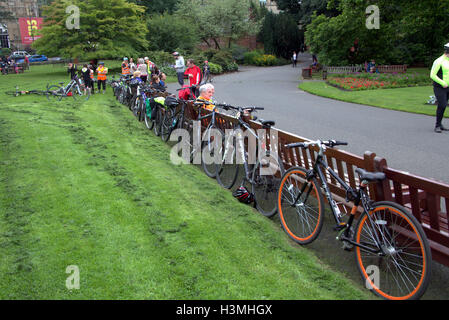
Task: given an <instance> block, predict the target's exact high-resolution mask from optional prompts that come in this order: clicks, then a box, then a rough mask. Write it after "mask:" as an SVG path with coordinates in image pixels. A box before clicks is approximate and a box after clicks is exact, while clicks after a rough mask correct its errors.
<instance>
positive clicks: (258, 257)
mask: <svg viewBox="0 0 449 320" xmlns="http://www.w3.org/2000/svg"><path fill="white" fill-rule="evenodd" d="M52 68H54V69H52ZM67 80H68V75H67V74H65V70H64V69H63V68H61V67H49V68H48V69H47V70H43V68H41V67H32V70H31V72H29V73H26V74H24V75H8V76H4V77H0V257H1V259H0V299H366V298H368V299H370V298H373V296H371V295H370V294H369V292H367V291H366V290H364V289H363V288H362V285H361V284H359V283H354V282H352V281H350V280H348V279H346V278H344V277H343V276H342V275H341V274H339V273H336V272H334V271H332V270H331V269H330V268H329V267H328V266H326V265H324V264H323V263H321V262H320V261H319V260H318V259H317V258H316V257H315V256H314V255H313V254H312V253H311V252H310V251H308V250H307V249H306V248H301V247H298V246H296V245H293V244H292V243H291V242H290V241H289V240H288V239H287V236H286V235H285V234H284V233H283V232H282V231H281V229H280V227H279V226H278V225H277V224H275V223H274V222H273V221H272V220H269V219H267V218H265V217H263V216H261V215H259V214H258V213H257V212H255V211H254V209H253V208H251V207H249V206H246V205H243V204H240V203H239V202H237V201H236V200H235V199H234V198H233V197H232V195H231V193H230V192H228V191H224V190H222V189H221V188H220V187H219V186H218V185H217V183H216V182H215V181H214V180H212V179H210V178H208V177H207V176H206V175H204V174H203V173H202V172H201V170H200V169H199V168H197V167H195V166H189V165H182V166H175V165H173V164H172V163H171V162H170V159H169V152H170V147H169V146H168V145H167V144H164V143H162V142H161V140H160V139H159V138H158V137H155V136H154V135H153V133H151V132H149V131H147V130H146V129H145V127H144V126H143V125H142V124H141V123H138V122H137V121H136V120H135V118H134V117H133V116H132V114H131V113H130V112H129V111H128V110H127V109H126V108H125V107H123V106H121V105H119V104H118V103H117V102H116V101H115V99H114V98H113V96H112V94H111V91H110V89H108V92H107V95H94V96H93V97H91V99H90V100H89V101H88V102H86V103H84V104H81V103H74V102H73V101H71V100H65V101H63V102H61V103H56V102H48V101H47V100H46V98H45V97H42V96H22V97H7V96H6V95H5V94H4V91H6V90H11V89H13V88H14V86H15V85H16V84H18V85H19V86H20V88H23V89H25V88H26V89H44V88H45V86H46V83H47V82H49V83H57V82H59V81H65V82H67ZM350 263H352V261H351V262H350ZM70 265H76V266H78V267H79V270H80V289H79V290H76V289H74V290H68V289H67V288H66V279H67V277H68V276H69V274H67V273H66V268H67V267H68V266H70Z"/></svg>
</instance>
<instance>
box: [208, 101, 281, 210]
mask: <svg viewBox="0 0 449 320" xmlns="http://www.w3.org/2000/svg"><path fill="white" fill-rule="evenodd" d="M223 107H224V108H225V109H226V110H233V111H234V112H236V118H237V123H236V124H235V125H234V127H233V129H232V130H231V132H230V134H229V135H228V136H227V137H226V138H224V140H223V142H222V148H223V149H222V150H220V155H222V157H221V159H220V161H219V162H218V163H217V164H216V177H217V181H218V183H219V184H220V185H221V186H222V187H223V188H225V189H231V188H232V187H233V186H234V185H235V182H236V180H237V176H238V172H239V165H237V164H239V163H243V169H244V176H243V179H242V181H241V183H240V187H239V188H238V189H237V191H235V192H234V196H235V197H237V198H239V199H240V200H243V202H245V203H251V202H254V206H255V207H256V209H257V210H258V211H259V212H260V213H261V214H263V215H264V216H266V217H272V216H274V215H275V214H276V196H277V189H278V186H279V182H280V179H281V177H282V175H283V174H284V166H283V163H282V161H281V160H280V158H279V157H278V156H277V150H268V149H267V147H266V141H265V139H261V138H260V137H259V136H258V134H257V133H256V132H255V131H254V130H253V129H251V127H250V126H249V124H248V123H247V122H246V121H245V120H246V119H245V117H246V116H249V115H251V113H253V112H255V111H257V110H264V108H259V107H235V106H231V105H223ZM259 122H260V123H261V124H262V128H263V129H264V131H265V130H270V129H271V127H272V126H274V125H275V122H274V121H269V120H267V121H265V120H263V119H259ZM242 129H246V131H245V132H247V133H249V135H248V136H250V135H251V136H253V137H254V139H255V140H254V141H255V142H256V144H255V146H249V148H248V149H249V150H248V151H245V150H246V149H245V141H244V136H243V131H242ZM234 142H235V146H236V147H237V148H235V147H234ZM273 145H274V144H273ZM251 147H254V149H251ZM250 149H251V150H250ZM222 151H223V152H222ZM250 156H251V157H252V156H256V158H257V160H256V162H255V164H252V163H250V162H252V160H251V161H250V159H251V158H250ZM245 183H249V184H251V193H250V192H248V190H247V189H246V187H245V186H244V185H245Z"/></svg>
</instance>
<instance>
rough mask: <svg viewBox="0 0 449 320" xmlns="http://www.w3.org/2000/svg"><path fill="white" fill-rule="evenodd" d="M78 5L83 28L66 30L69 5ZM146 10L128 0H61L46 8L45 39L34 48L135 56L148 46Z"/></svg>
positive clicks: (65, 54) (68, 54) (89, 55)
mask: <svg viewBox="0 0 449 320" xmlns="http://www.w3.org/2000/svg"><path fill="white" fill-rule="evenodd" d="M71 5H76V6H78V7H79V12H80V26H79V27H80V28H79V29H72V30H70V29H67V28H66V20H67V19H68V18H69V20H70V14H68V13H66V8H67V7H68V6H71ZM144 12H145V9H144V8H143V7H140V6H137V5H135V4H133V3H129V2H128V1H126V0H85V1H81V0H73V1H72V0H61V1H55V2H53V3H52V4H51V6H47V7H45V8H44V16H45V17H46V18H45V25H44V27H43V28H42V30H41V34H42V38H40V39H38V40H36V41H35V42H34V43H33V48H34V49H35V50H37V51H38V52H39V53H42V54H45V55H48V56H61V57H65V58H80V59H93V58H101V59H107V58H119V57H123V56H135V55H137V54H138V52H141V51H143V50H145V49H147V47H148V41H147V40H146V39H145V35H146V33H147V27H146V24H145V19H144Z"/></svg>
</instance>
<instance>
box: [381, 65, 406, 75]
mask: <svg viewBox="0 0 449 320" xmlns="http://www.w3.org/2000/svg"><path fill="white" fill-rule="evenodd" d="M377 70H378V71H379V72H380V73H405V72H407V65H406V64H400V65H380V66H377Z"/></svg>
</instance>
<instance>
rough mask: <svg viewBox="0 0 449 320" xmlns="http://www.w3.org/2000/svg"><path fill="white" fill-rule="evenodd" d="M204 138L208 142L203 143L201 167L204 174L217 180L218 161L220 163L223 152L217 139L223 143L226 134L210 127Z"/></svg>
mask: <svg viewBox="0 0 449 320" xmlns="http://www.w3.org/2000/svg"><path fill="white" fill-rule="evenodd" d="M203 138H204V139H207V140H206V141H203V142H202V143H201V165H202V167H203V170H204V173H206V175H207V176H208V177H209V178H212V179H215V178H216V176H217V161H216V160H217V159H218V161H219V159H220V158H221V157H220V152H221V150H222V146H221V145H220V142H218V141H215V138H219V139H220V140H219V141H223V138H224V133H223V131H222V130H221V129H219V128H217V127H209V128H208V129H207V130H206V131H205V132H204V135H203ZM211 160H213V161H211Z"/></svg>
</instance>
